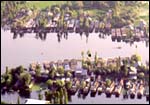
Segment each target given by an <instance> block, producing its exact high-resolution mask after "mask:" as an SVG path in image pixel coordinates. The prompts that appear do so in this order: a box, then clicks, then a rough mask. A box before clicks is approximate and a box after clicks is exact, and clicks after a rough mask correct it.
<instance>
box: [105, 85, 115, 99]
mask: <svg viewBox="0 0 150 105" xmlns="http://www.w3.org/2000/svg"><path fill="white" fill-rule="evenodd" d="M114 88H115V84H114V82H113V83H112V84H111V85H110V87H106V90H105V94H106V97H111V95H112V93H113V90H114Z"/></svg>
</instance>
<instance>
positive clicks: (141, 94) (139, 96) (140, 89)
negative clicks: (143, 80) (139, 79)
mask: <svg viewBox="0 0 150 105" xmlns="http://www.w3.org/2000/svg"><path fill="white" fill-rule="evenodd" d="M143 95H144V85H142V84H141V85H140V86H139V88H138V92H137V98H138V99H141V98H142V96H143Z"/></svg>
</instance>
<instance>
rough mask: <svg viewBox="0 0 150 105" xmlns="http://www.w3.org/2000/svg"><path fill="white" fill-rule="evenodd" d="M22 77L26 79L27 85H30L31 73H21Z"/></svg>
mask: <svg viewBox="0 0 150 105" xmlns="http://www.w3.org/2000/svg"><path fill="white" fill-rule="evenodd" d="M20 79H21V80H24V82H25V84H26V85H29V83H30V82H31V75H30V74H29V73H26V72H24V73H21V74H20Z"/></svg>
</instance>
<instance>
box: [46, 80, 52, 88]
mask: <svg viewBox="0 0 150 105" xmlns="http://www.w3.org/2000/svg"><path fill="white" fill-rule="evenodd" d="M46 84H47V85H48V86H49V87H51V86H53V81H52V80H51V79H49V80H47V81H46Z"/></svg>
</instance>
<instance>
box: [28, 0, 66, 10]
mask: <svg viewBox="0 0 150 105" xmlns="http://www.w3.org/2000/svg"><path fill="white" fill-rule="evenodd" d="M64 3H66V1H28V2H27V7H29V8H30V7H33V6H35V7H37V8H39V9H43V8H46V7H50V6H52V5H56V4H57V5H62V4H64Z"/></svg>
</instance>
